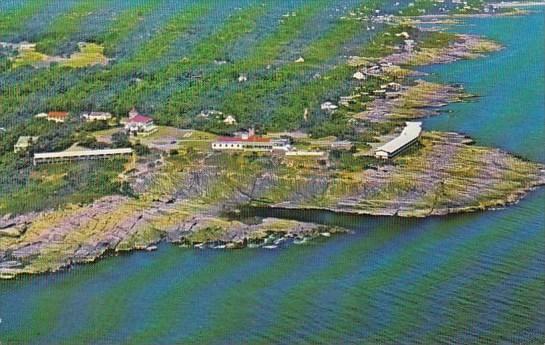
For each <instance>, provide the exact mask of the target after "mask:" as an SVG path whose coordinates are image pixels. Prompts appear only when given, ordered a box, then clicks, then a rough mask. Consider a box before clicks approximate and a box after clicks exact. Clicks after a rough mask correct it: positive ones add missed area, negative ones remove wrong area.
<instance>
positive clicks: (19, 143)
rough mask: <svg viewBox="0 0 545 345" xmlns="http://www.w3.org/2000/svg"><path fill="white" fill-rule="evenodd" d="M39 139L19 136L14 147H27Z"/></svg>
mask: <svg viewBox="0 0 545 345" xmlns="http://www.w3.org/2000/svg"><path fill="white" fill-rule="evenodd" d="M39 138H40V137H31V136H21V137H19V139H18V140H17V143H16V144H15V146H28V145H30V142H31V141H32V142H36V141H37V140H38V139H39Z"/></svg>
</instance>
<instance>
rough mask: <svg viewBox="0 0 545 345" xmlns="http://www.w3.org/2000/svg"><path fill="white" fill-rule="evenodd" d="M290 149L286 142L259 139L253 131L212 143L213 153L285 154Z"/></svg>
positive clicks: (282, 140) (283, 140)
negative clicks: (277, 152)
mask: <svg viewBox="0 0 545 345" xmlns="http://www.w3.org/2000/svg"><path fill="white" fill-rule="evenodd" d="M290 149H291V145H290V144H289V141H288V140H285V139H275V140H272V139H269V138H263V137H259V136H256V135H255V132H254V131H253V130H250V131H249V132H248V134H242V135H240V136H236V137H219V138H218V139H217V140H216V141H214V142H213V143H212V150H215V151H253V152H273V151H283V152H287V151H289V150H290Z"/></svg>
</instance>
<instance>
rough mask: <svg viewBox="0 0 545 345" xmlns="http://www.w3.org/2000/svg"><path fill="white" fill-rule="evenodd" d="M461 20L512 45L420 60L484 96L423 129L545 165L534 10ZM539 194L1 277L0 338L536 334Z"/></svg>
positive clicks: (313, 215) (225, 340)
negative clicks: (283, 242) (279, 242)
mask: <svg viewBox="0 0 545 345" xmlns="http://www.w3.org/2000/svg"><path fill="white" fill-rule="evenodd" d="M452 29H453V30H455V31H463V32H470V33H474V34H482V35H486V36H489V37H491V38H493V39H495V40H497V41H498V42H500V43H502V44H503V45H504V46H505V47H506V48H505V49H504V50H502V51H501V52H498V53H494V54H492V55H491V56H490V57H488V58H486V59H479V60H474V61H464V62H457V63H455V64H451V65H443V66H431V67H429V68H426V69H425V70H426V71H427V72H430V73H432V75H430V77H429V78H430V79H432V80H433V79H435V80H440V81H443V82H460V83H463V84H464V85H465V86H466V89H467V90H468V91H470V92H472V93H475V94H478V95H480V96H481V97H480V98H479V99H477V100H475V101H474V102H472V103H463V104H456V105H451V106H449V107H448V108H447V109H446V110H448V113H446V114H445V115H443V116H440V117H436V118H432V119H429V120H426V122H425V126H426V128H428V129H440V130H454V131H462V132H464V133H467V134H469V135H471V136H472V137H473V138H475V139H476V140H477V142H478V143H480V144H486V145H493V146H498V147H501V148H503V149H505V150H508V151H511V152H514V153H516V154H518V155H521V156H523V157H526V158H529V159H533V160H539V161H544V159H543V157H544V145H543V144H544V142H545V136H544V131H543V126H544V114H545V111H544V99H543V96H544V94H545V86H544V83H543V78H544V75H545V74H544V65H543V64H544V60H545V56H544V48H543V45H544V39H543V38H544V37H543V33H544V26H543V12H538V13H535V14H533V15H530V16H527V17H503V18H488V19H486V18H485V19H469V20H467V21H466V22H465V23H464V25H461V26H459V27H455V28H454V27H453V28H452ZM544 205H545V191H544V189H543V188H542V189H540V190H537V191H536V192H533V193H531V194H530V195H529V196H528V197H527V198H526V199H525V200H523V201H522V202H520V203H519V204H517V205H515V206H512V207H509V208H507V209H504V210H498V211H491V212H484V213H475V214H465V215H452V216H448V217H432V218H428V219H423V220H407V219H397V218H382V217H357V216H339V215H333V214H331V213H327V212H297V213H293V212H284V213H283V214H282V216H286V217H290V218H295V219H301V220H314V221H319V222H322V223H324V224H338V225H343V226H346V227H348V228H350V229H353V231H354V233H353V234H350V235H341V236H334V237H332V238H329V239H318V240H316V241H312V242H310V243H309V244H307V245H292V246H289V247H288V248H284V249H280V250H265V249H245V250H240V251H214V250H192V249H183V248H178V247H175V246H170V245H162V246H161V247H160V249H159V250H158V251H156V252H153V253H133V254H130V255H125V256H120V257H115V258H108V259H105V260H102V261H100V262H98V263H96V264H93V265H86V266H80V267H76V268H74V269H72V270H70V271H67V272H61V273H58V274H51V275H43V276H37V277H24V278H22V279H18V280H15V281H6V282H4V281H3V282H0V319H1V322H0V343H2V344H112V343H115V344H118V343H121V344H177V343H179V344H234V343H251V344H254V343H256V344H385V343H387V344H415V343H420V344H543V343H544V342H545V297H544V296H545V219H544V217H545V216H544Z"/></svg>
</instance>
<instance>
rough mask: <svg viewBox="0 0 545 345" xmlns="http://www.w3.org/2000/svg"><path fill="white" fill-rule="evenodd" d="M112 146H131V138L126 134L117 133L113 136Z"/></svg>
mask: <svg viewBox="0 0 545 345" xmlns="http://www.w3.org/2000/svg"><path fill="white" fill-rule="evenodd" d="M112 145H113V147H115V148H119V147H129V146H131V143H130V142H129V136H128V135H127V133H125V132H116V133H114V134H112Z"/></svg>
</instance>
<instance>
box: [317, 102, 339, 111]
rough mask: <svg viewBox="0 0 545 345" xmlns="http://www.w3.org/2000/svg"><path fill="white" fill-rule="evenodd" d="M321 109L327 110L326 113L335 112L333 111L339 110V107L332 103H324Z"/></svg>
mask: <svg viewBox="0 0 545 345" xmlns="http://www.w3.org/2000/svg"><path fill="white" fill-rule="evenodd" d="M320 108H321V109H322V110H325V111H333V110H336V109H338V108H339V107H338V106H337V105H335V104H333V103H332V102H324V103H322V105H321V106H320Z"/></svg>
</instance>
